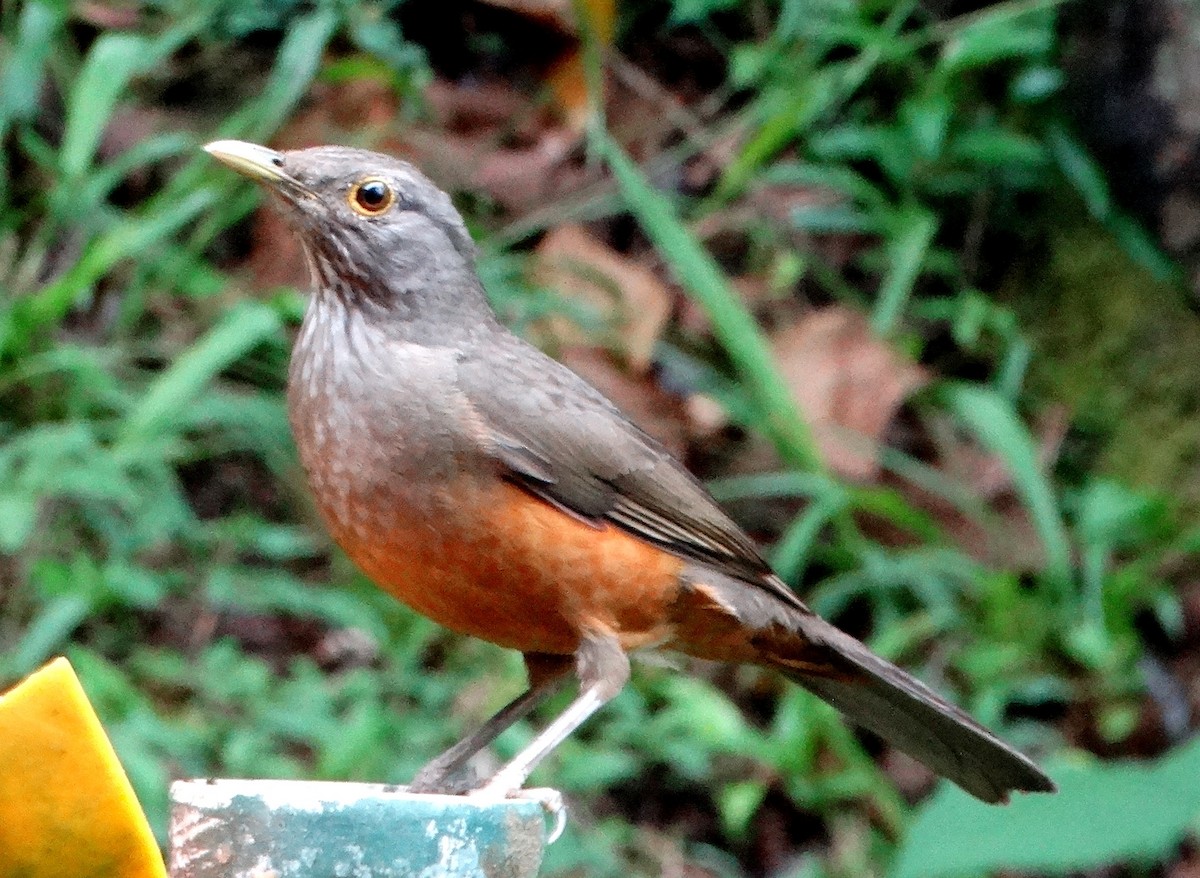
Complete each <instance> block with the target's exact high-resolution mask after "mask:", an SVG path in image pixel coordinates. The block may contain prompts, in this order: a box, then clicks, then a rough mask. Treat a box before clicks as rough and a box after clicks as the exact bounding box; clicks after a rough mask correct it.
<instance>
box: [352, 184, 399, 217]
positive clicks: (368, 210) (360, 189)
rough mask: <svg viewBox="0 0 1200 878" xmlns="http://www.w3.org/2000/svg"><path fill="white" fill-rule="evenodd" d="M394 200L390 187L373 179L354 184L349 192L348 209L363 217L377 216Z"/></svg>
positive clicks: (393, 193)
mask: <svg viewBox="0 0 1200 878" xmlns="http://www.w3.org/2000/svg"><path fill="white" fill-rule="evenodd" d="M395 200H396V193H395V192H393V191H392V187H391V186H389V185H388V184H387V183H385V182H384V181H383V180H379V179H376V178H373V177H369V178H367V179H366V180H362V181H360V182H358V183H355V184H354V187H353V188H352V189H351V190H350V207H352V208H353V209H354V210H355V211H356V212H357V213H361V214H362V215H363V216H379V215H380V214H382V213H385V212H386V211H387V209H388V208H389V207H391V206H392V202H394V201H395Z"/></svg>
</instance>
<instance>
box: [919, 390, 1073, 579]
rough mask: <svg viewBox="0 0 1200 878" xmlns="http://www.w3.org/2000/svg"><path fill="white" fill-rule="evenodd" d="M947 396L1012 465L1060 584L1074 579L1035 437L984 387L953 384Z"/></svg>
mask: <svg viewBox="0 0 1200 878" xmlns="http://www.w3.org/2000/svg"><path fill="white" fill-rule="evenodd" d="M943 397H944V399H945V401H946V403H947V406H948V407H949V409H950V411H951V412H953V414H954V416H955V417H956V418H957V419H958V420H959V421H961V422H962V423H964V424H965V425H966V426H967V427H968V428H970V430H971V432H972V433H974V434H975V436H976V438H977V439H978V440H979V442H980V443H981V444H982V445H983V446H984V447H985V448H987V449H988V450H989V451H991V452H993V453H994V454H996V455H997V456H998V457H999V458H1000V459H1001V460H1002V461H1004V463H1005V465H1006V466H1007V468H1008V471H1009V474H1010V475H1011V476H1012V479H1013V484H1014V485H1015V487H1016V489H1017V493H1018V494H1020V495H1021V499H1022V501H1023V502H1024V503H1025V506H1026V508H1028V510H1029V515H1030V517H1031V518H1032V519H1033V523H1034V526H1035V527H1036V528H1037V531H1038V536H1039V537H1041V540H1042V547H1043V548H1044V549H1045V551H1046V566H1047V568H1048V570H1049V572H1050V573H1051V575H1053V576H1054V577H1055V578H1056V579H1057V580H1058V581H1059V582H1060V583H1067V582H1069V581H1070V577H1071V549H1070V544H1069V542H1068V540H1067V532H1066V528H1065V527H1064V526H1063V521H1062V517H1061V516H1060V515H1059V512H1058V504H1057V501H1056V500H1055V496H1054V489H1053V488H1052V487H1051V485H1050V481H1049V479H1048V478H1047V477H1046V474H1045V473H1044V472H1043V471H1042V466H1041V464H1040V463H1039V462H1038V455H1037V449H1036V448H1035V447H1034V442H1033V437H1032V436H1031V435H1030V434H1029V431H1028V430H1027V429H1026V427H1025V425H1024V424H1023V423H1021V420H1020V418H1018V417H1017V413H1016V411H1014V409H1013V407H1012V405H1011V404H1010V403H1009V402H1008V401H1007V400H1006V399H1004V398H1003V397H1002V396H1000V395H999V394H998V393H996V392H995V391H994V390H991V389H989V388H985V387H978V386H976V385H972V384H952V385H949V386H947V387H946V388H945V389H944V393H943Z"/></svg>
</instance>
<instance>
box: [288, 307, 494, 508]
mask: <svg viewBox="0 0 1200 878" xmlns="http://www.w3.org/2000/svg"><path fill="white" fill-rule="evenodd" d="M456 374H457V365H456V357H455V354H454V351H452V350H450V349H447V348H439V347H435V346H424V345H414V344H412V343H409V342H404V341H401V340H398V339H396V338H394V337H392V336H391V335H389V334H388V333H387V331H386V328H380V327H378V326H374V325H371V324H369V323H368V321H367V320H365V319H364V317H363V315H362V314H361V313H360V312H359V311H358V310H357V309H346V308H344V307H343V306H342V305H341V304H340V303H339V302H338V301H337V300H336V299H335V298H334V297H331V296H320V297H318V298H317V299H315V300H314V301H313V303H312V304H311V305H310V307H309V311H308V314H307V315H306V317H305V320H304V325H303V326H302V327H301V331H300V334H299V336H298V337H297V340H296V346H295V349H294V350H293V353H292V363H291V369H290V373H289V380H288V412H289V416H290V419H291V423H292V430H293V432H294V433H295V436H296V444H297V447H298V448H299V451H300V459H301V462H302V463H303V465H304V469H305V471H306V472H307V474H308V478H309V482H310V485H311V487H312V489H313V492H314V494H315V495H316V497H317V501H318V505H319V506H320V507H321V509H322V512H323V513H324V514H325V515H326V517H327V518H329V519H330V522H331V524H333V525H335V527H341V528H349V529H350V530H351V531H358V530H361V529H362V528H364V527H368V526H375V525H378V524H379V522H377V521H370V522H367V521H363V520H361V519H362V517H363V514H364V512H363V510H364V509H367V508H369V509H371V510H374V511H373V512H371V513H370V514H371V515H372V516H375V515H377V514H378V511H379V510H386V509H390V508H397V507H401V506H403V507H409V508H411V507H413V506H419V507H420V508H427V509H429V510H430V512H431V514H432V513H435V512H436V507H437V506H439V505H440V503H439V502H438V500H439V496H440V495H441V494H442V493H443V491H442V487H443V486H444V485H446V484H447V483H449V482H450V481H452V480H453V479H454V478H456V477H457V476H458V475H459V473H460V471H461V470H463V469H464V468H465V467H468V466H470V465H471V462H472V461H471V458H472V456H473V455H472V448H471V446H472V444H473V443H472V442H471V441H470V440H471V437H470V436H468V435H467V434H466V433H465V432H464V431H463V429H462V425H463V423H464V419H465V418H467V415H468V412H467V411H466V408H465V406H466V404H465V401H464V400H462V398H461V396H460V394H459V393H458V391H457V387H456ZM415 501H420V502H419V503H418V502H415Z"/></svg>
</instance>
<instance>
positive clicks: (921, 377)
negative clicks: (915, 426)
mask: <svg viewBox="0 0 1200 878" xmlns="http://www.w3.org/2000/svg"><path fill="white" fill-rule="evenodd" d="M772 343H773V347H774V350H775V358H776V361H777V362H778V363H779V368H780V371H781V372H782V374H783V377H784V379H785V380H786V381H787V383H788V385H789V386H790V387H791V388H792V392H793V393H794V394H795V396H796V400H797V401H798V402H799V404H800V407H801V409H802V410H803V412H804V415H805V417H806V418H807V419H808V423H809V424H810V425H811V427H812V430H813V435H814V438H815V440H816V443H817V446H818V449H819V450H820V452H821V456H822V458H823V459H824V460H825V462H826V463H827V464H828V465H829V466H830V468H832V469H833V470H834V471H836V472H838V473H840V474H841V475H843V476H846V477H848V478H852V479H858V480H864V481H865V480H870V479H874V478H876V477H877V476H878V475H879V454H878V449H879V446H880V444H881V443H882V441H883V434H884V432H885V431H886V430H887V427H888V424H889V423H891V420H892V418H893V417H894V416H895V414H896V412H897V411H898V410H899V408H900V405H901V404H902V403H903V402H904V400H905V399H907V398H908V396H909V395H910V394H912V393H913V392H915V391H916V390H918V389H919V388H921V387H923V386H924V385H925V384H926V383H927V382H928V381H929V376H928V375H927V374H926V372H925V370H924V369H922V368H921V367H920V366H918V365H917V364H915V363H912V362H910V361H908V360H906V359H904V358H903V357H901V356H900V355H899V354H898V353H896V352H895V351H894V350H893V349H892V348H891V347H889V346H888V345H887V344H885V343H884V342H882V341H880V340H879V339H878V338H876V337H875V335H874V333H873V332H872V331H871V327H870V325H869V324H868V323H867V320H866V318H865V317H864V316H863V315H862V314H859V313H858V312H857V311H851V310H850V309H848V308H842V307H840V306H836V305H834V306H830V307H827V308H823V309H821V310H819V311H813V312H810V313H809V314H808V315H806V316H805V317H803V318H801V319H800V320H799V321H798V322H797V323H795V324H793V325H792V326H789V327H787V328H785V329H784V330H782V331H781V332H778V333H776V334H775V335H774V337H773V338H772Z"/></svg>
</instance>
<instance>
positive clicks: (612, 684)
mask: <svg viewBox="0 0 1200 878" xmlns="http://www.w3.org/2000/svg"><path fill="white" fill-rule="evenodd" d="M575 661H576V671H577V673H578V674H579V682H580V688H579V695H578V697H577V698H576V699H575V700H574V701H572V702H571V703H570V704H569V705H568V706H567V709H566V710H564V711H563V712H562V713H561V714H559V715H558V717H556V718H555V720H554V722H552V723H550V725H548V726H547V727H546V728H545V729H544V730H543V731H542V732H541V733H540V734H539V735H538V736H537V737H535V738H534V739H533V740H532V741H530V742H529V744H528V745H527V746H526V747H525V749H524V750H522V751H521V752H520V753H518V754H517V755H516V756H514V757H513V758H512V759H511V760H510V761H509V762H508V764H507V765H505V766H504V767H503V768H501V769H500V770H499V771H498V772H496V773H495V774H494V775H492V777H491V778H489V779H488V781H487V783H485V784H484V785H483V786H481V787H480V788H479V789H477V790H475V791H473V792H472V795H480V796H484V795H500V796H507V795H510V794H511V793H514V792H516V791H517V790H519V789H520V788H521V786H522V784H524V783H525V780H526V778H528V777H529V774H530V772H532V771H533V769H534V768H536V767H537V765H538V763H539V762H541V761H542V760H543V759H545V758H546V757H547V756H549V755H550V753H551V752H552V751H553V750H554V748H555V747H557V746H558V745H559V744H561V743H562V742H563V741H564V740H565V739H566V737H567V736H568V735H570V734H571V733H572V732H573V731H575V730H576V729H577V728H579V727H580V726H581V725H582V724H583V723H584V722H585V721H586V720H587V718H588V717H590V716H591V715H592V714H593V713H595V712H596V711H597V710H599V709H600V708H601V707H603V706H604V705H605V704H607V703H608V702H609V701H611V700H612V699H613V698H614V697H616V695H617V693H618V692H620V691H621V689H622V687H624V685H625V683H626V681H628V680H629V658H628V657H627V656H626V655H625V651H624V650H622V649H621V645H620V644H619V643H618V642H617V641H616V639H615V638H613V637H611V636H609V635H589V636H586V637H584V639H583V641H582V642H581V643H580V646H579V650H578V651H577V652H576V653H575Z"/></svg>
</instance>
